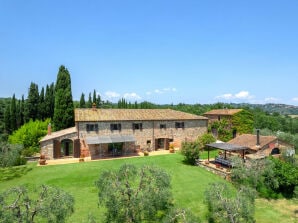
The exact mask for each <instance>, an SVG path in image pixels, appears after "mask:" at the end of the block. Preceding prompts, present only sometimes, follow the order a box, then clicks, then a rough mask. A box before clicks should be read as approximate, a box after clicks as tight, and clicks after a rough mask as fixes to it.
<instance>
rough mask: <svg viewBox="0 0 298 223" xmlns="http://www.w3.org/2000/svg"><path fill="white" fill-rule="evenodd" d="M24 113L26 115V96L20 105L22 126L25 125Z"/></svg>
mask: <svg viewBox="0 0 298 223" xmlns="http://www.w3.org/2000/svg"><path fill="white" fill-rule="evenodd" d="M24 113H25V99H24V95H22V99H21V104H20V126H22V125H24V123H25V117H24Z"/></svg>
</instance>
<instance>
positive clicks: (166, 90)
mask: <svg viewBox="0 0 298 223" xmlns="http://www.w3.org/2000/svg"><path fill="white" fill-rule="evenodd" d="M176 91H177V89H176V88H174V87H173V88H170V87H166V88H163V89H155V90H154V91H153V92H154V93H155V94H164V93H167V92H176ZM146 94H147V95H150V94H152V92H150V91H148V92H147V93H146Z"/></svg>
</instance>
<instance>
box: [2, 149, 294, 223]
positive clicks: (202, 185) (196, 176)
mask: <svg viewBox="0 0 298 223" xmlns="http://www.w3.org/2000/svg"><path fill="white" fill-rule="evenodd" d="M181 161H182V156H181V155H179V154H170V155H161V156H154V157H153V156H148V157H139V158H130V159H122V160H105V161H96V162H85V163H76V164H67V165H56V166H44V167H36V166H35V164H29V165H31V166H32V167H33V170H32V171H30V172H28V174H27V175H25V176H23V177H21V178H17V179H13V180H10V181H6V182H1V183H0V191H1V192H2V191H4V190H6V189H7V188H10V187H12V186H15V185H20V184H26V185H28V186H34V185H40V184H48V185H55V186H58V187H60V188H62V189H64V190H66V191H68V192H69V193H71V194H72V195H73V196H74V197H75V201H76V203H75V213H74V214H73V215H72V216H71V218H70V219H69V221H68V222H72V223H74V222H83V221H85V220H86V219H87V215H88V213H92V214H93V215H95V216H96V218H97V219H98V220H99V222H101V221H100V219H101V218H102V215H103V214H102V213H103V211H102V209H101V208H100V207H98V206H97V190H96V188H95V187H94V181H95V180H96V179H97V178H98V176H99V173H100V171H102V170H105V169H115V168H118V167H119V166H120V165H122V164H123V163H132V164H135V165H138V166H141V165H143V164H153V165H157V166H160V167H162V168H164V169H165V170H166V171H168V173H170V174H171V176H172V191H173V195H174V199H175V205H176V206H179V207H184V208H189V209H190V210H191V211H192V212H193V213H194V214H196V215H197V216H199V217H200V218H201V219H205V214H206V211H207V210H206V207H205V205H204V203H203V197H204V195H203V194H204V190H205V189H206V187H208V184H209V183H211V182H215V181H223V180H222V179H221V178H220V177H218V176H216V175H214V174H212V173H210V172H208V171H205V170H204V169H201V168H199V167H193V166H187V165H184V164H182V162H181ZM266 202H267V201H265V200H258V201H257V210H256V216H257V222H272V218H271V217H270V215H271V214H274V219H275V220H276V222H280V223H281V222H285V221H283V219H285V216H286V217H287V215H285V213H284V212H279V211H278V210H275V211H274V213H272V208H271V206H269V208H267V207H268V204H266ZM265 204H266V206H265V207H262V206H263V205H265ZM267 214H269V216H267ZM271 216H272V215H271ZM286 219H289V218H286ZM287 222H289V221H287Z"/></svg>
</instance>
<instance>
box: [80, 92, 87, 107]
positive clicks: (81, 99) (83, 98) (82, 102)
mask: <svg viewBox="0 0 298 223" xmlns="http://www.w3.org/2000/svg"><path fill="white" fill-rule="evenodd" d="M79 107H80V108H86V102H85V95H84V94H83V93H82V94H81V98H80V105H79Z"/></svg>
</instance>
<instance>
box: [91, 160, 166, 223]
mask: <svg viewBox="0 0 298 223" xmlns="http://www.w3.org/2000/svg"><path fill="white" fill-rule="evenodd" d="M95 184H96V186H97V187H98V189H99V193H98V197H99V203H100V204H104V205H105V207H106V222H143V221H149V220H150V221H158V220H159V219H160V218H161V217H163V216H164V214H165V213H166V212H167V210H168V208H169V207H170V206H171V202H172V194H171V192H170V186H171V185H170V176H169V175H168V174H167V173H166V172H165V171H163V170H162V169H160V168H157V167H153V166H143V167H141V168H137V167H136V166H134V165H131V164H124V165H122V166H121V167H120V169H119V170H117V171H113V170H107V171H104V172H103V173H101V175H100V177H99V179H98V181H96V183H95ZM158 213H159V214H158ZM160 213H162V214H160ZM163 213H164V214H163Z"/></svg>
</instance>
